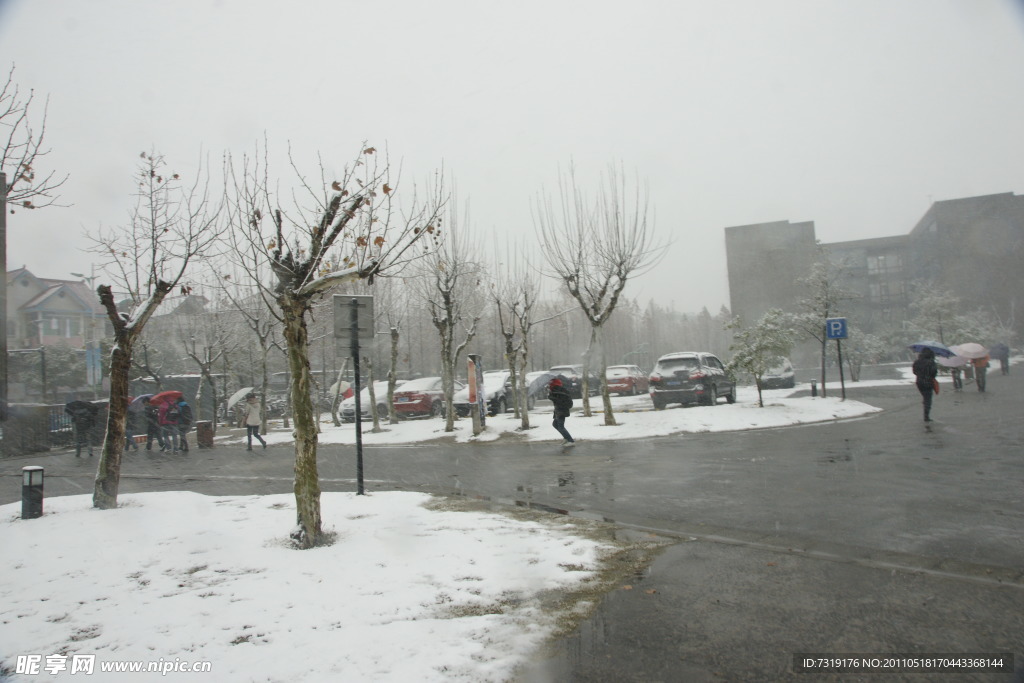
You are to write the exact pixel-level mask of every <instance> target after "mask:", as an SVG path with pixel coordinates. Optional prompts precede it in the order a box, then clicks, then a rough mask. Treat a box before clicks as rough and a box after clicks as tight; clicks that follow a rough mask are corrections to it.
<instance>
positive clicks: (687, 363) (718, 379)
mask: <svg viewBox="0 0 1024 683" xmlns="http://www.w3.org/2000/svg"><path fill="white" fill-rule="evenodd" d="M650 385H651V387H650V391H651V401H653V402H654V409H655V410H662V409H664V408H665V406H666V405H668V404H669V403H682V404H683V405H686V404H688V403H701V404H704V405H710V406H713V405H716V404H717V403H718V398H719V397H720V396H725V398H726V400H727V401H728V402H729V403H735V402H736V382H735V380H733V378H732V377H730V376H729V375H728V373H726V371H725V366H724V365H723V364H722V361H720V360H719V359H718V357H717V356H715V355H714V354H713V353H707V352H705V351H684V352H680V353H669V354H666V355H664V356H662V357H661V358H659V359H658V362H657V363H655V364H654V370H653V371H652V372H651V376H650Z"/></svg>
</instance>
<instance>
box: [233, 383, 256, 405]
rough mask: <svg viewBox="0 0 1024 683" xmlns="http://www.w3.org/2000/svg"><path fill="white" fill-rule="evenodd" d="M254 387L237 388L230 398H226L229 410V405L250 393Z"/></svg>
mask: <svg viewBox="0 0 1024 683" xmlns="http://www.w3.org/2000/svg"><path fill="white" fill-rule="evenodd" d="M254 388H255V387H246V388H244V389H239V390H238V391H236V392H235V393H233V394H231V398H229V399H228V409H229V410H230V409H231V406H233V405H235V404H236V403H238V402H239V401H241V400H242V399H243V398H245V397H246V396H247V395H249V394H251V393H252V390H253V389H254Z"/></svg>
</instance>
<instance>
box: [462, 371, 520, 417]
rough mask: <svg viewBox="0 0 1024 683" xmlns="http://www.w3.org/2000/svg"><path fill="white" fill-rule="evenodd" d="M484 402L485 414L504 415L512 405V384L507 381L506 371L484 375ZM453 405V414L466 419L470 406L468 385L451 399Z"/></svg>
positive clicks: (507, 374)
mask: <svg viewBox="0 0 1024 683" xmlns="http://www.w3.org/2000/svg"><path fill="white" fill-rule="evenodd" d="M483 390H484V400H485V401H486V402H487V414H488V415H497V414H498V413H504V412H505V411H506V410H508V407H509V406H510V405H511V404H512V384H511V382H510V381H509V373H508V370H492V371H490V372H485V373H484V389H483ZM452 402H453V403H454V404H455V412H456V413H458V415H459V417H467V416H469V414H470V407H471V404H470V402H469V385H468V384H467V385H466V386H465V387H464V388H463V389H462V390H461V391H459V392H457V393H456V394H455V397H454V398H453V399H452Z"/></svg>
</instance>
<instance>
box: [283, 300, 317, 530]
mask: <svg viewBox="0 0 1024 683" xmlns="http://www.w3.org/2000/svg"><path fill="white" fill-rule="evenodd" d="M280 303H281V310H282V312H283V313H284V338H285V342H286V345H287V349H288V370H289V373H290V375H291V382H290V384H289V396H290V398H291V406H292V418H293V420H294V422H295V428H294V432H293V433H294V435H295V509H296V512H297V515H298V524H299V529H298V533H297V534H295V535H294V536H293V537H295V538H296V540H297V541H298V543H299V545H300V547H302V548H312V547H313V546H315V545H317V544H318V543H319V542H320V540H321V534H322V526H321V525H322V519H321V516H320V477H319V473H318V472H317V463H316V448H317V432H316V423H315V421H314V418H313V401H312V399H311V398H310V387H311V386H312V373H311V372H310V369H309V336H308V330H307V329H306V310H307V304H306V302H305V301H304V300H298V301H296V300H295V299H285V298H284V297H282V299H281V302H280Z"/></svg>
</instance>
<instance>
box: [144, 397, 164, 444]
mask: <svg viewBox="0 0 1024 683" xmlns="http://www.w3.org/2000/svg"><path fill="white" fill-rule="evenodd" d="M154 441H156V444H157V445H158V446H160V450H164V434H163V429H161V428H160V407H159V406H155V405H153V404H152V403H147V404H146V450H147V451H151V450H153V442H154Z"/></svg>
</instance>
